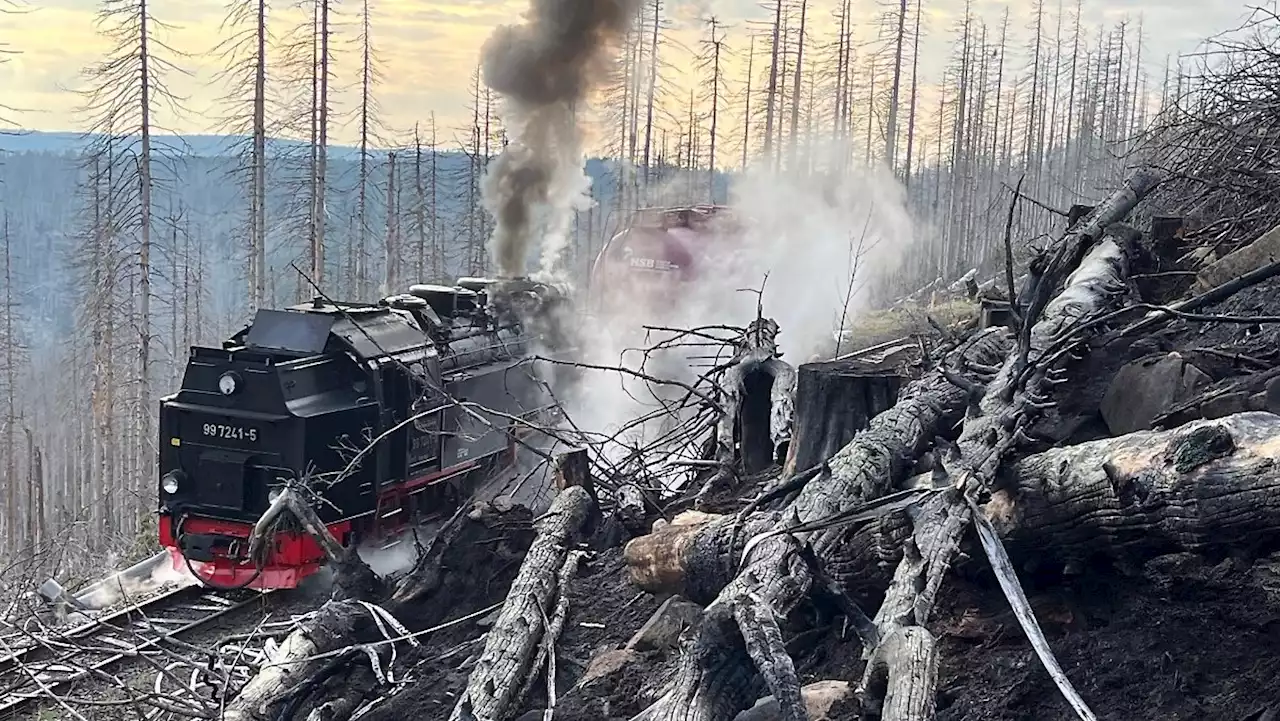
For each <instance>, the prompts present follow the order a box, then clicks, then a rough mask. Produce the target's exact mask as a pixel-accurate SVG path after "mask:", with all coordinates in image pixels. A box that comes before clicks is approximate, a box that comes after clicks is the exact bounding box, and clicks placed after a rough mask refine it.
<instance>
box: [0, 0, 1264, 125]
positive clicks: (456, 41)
mask: <svg viewBox="0 0 1280 721" xmlns="http://www.w3.org/2000/svg"><path fill="white" fill-rule="evenodd" d="M7 1H13V2H18V3H20V4H23V3H25V8H26V11H25V12H21V13H18V14H0V51H7V52H6V54H5V55H4V56H2V57H4V58H7V60H8V61H7V62H4V63H2V64H0V105H3V106H8V107H10V108H15V109H16V110H15V111H9V110H3V109H0V125H14V124H16V125H18V126H20V127H25V128H32V129H39V130H82V129H84V127H85V126H86V123H87V121H86V119H85V118H86V116H85V113H84V112H82V111H79V110H78V106H80V105H81V104H82V102H83V96H82V95H81V94H80V93H78V92H76V91H77V90H78V89H83V88H84V87H85V80H84V77H83V75H82V70H83V69H84V68H85V67H87V66H90V65H91V64H92V63H94V62H97V61H100V60H101V59H102V58H103V57H104V55H105V53H106V52H107V51H108V50H109V47H110V41H109V40H107V39H105V38H103V37H101V36H100V35H99V34H98V33H97V31H96V26H95V12H96V10H97V9H98V8H99V7H100V3H99V2H95V0H0V7H4V5H5V3H6V2H7ZM108 1H111V2H123V1H124V0H108ZM368 1H369V2H370V5H371V8H372V10H371V12H372V15H373V19H372V30H371V36H372V38H373V42H374V46H375V47H376V49H377V52H378V56H379V60H380V63H381V67H382V69H383V76H384V77H383V80H382V81H381V83H380V84H379V86H378V88H377V91H376V92H377V100H378V104H379V106H380V108H381V112H382V120H383V123H384V124H385V125H386V126H387V130H386V131H385V135H387V136H390V137H391V138H393V139H394V140H396V141H401V142H403V141H404V140H405V139H406V138H407V137H408V135H409V134H410V133H411V132H412V129H413V126H414V124H415V123H422V124H423V125H424V127H425V125H426V124H427V122H428V120H429V118H430V117H432V115H433V114H434V116H435V117H436V118H437V121H438V123H439V126H440V128H441V138H440V140H441V142H448V140H449V136H450V135H451V134H458V133H461V132H462V131H461V130H456V129H458V128H461V127H462V126H464V125H465V124H466V121H467V118H468V114H469V111H468V110H467V105H468V102H469V95H470V91H471V82H472V78H473V73H474V70H475V66H476V63H477V61H478V58H479V53H480V47H481V45H482V43H483V42H484V40H485V38H486V37H487V36H488V35H489V33H490V32H491V31H492V30H493V28H494V27H495V26H497V25H499V24H502V23H510V22H513V21H516V20H518V18H519V16H520V13H521V11H522V10H523V8H524V7H525V5H526V4H527V2H528V0H368ZM812 2H813V3H814V7H813V8H812V9H811V10H810V11H809V12H810V18H811V20H810V23H811V32H814V33H815V34H816V36H821V35H822V34H824V33H826V34H834V33H835V32H836V31H837V26H836V25H835V23H834V21H832V20H831V19H830V18H831V15H830V12H831V8H832V7H834V5H835V3H836V0H812ZM885 2H887V0H854V8H855V12H857V13H858V14H859V15H860V16H861V19H862V21H861V23H860V27H862V28H864V29H865V28H868V27H871V26H872V25H873V21H872V20H871V18H872V17H873V16H874V15H875V14H876V13H878V12H881V11H882V10H883V9H884V4H885ZM912 2H914V0H912ZM1045 2H1046V6H1048V8H1049V9H1050V10H1054V9H1055V8H1056V5H1057V2H1055V0H1045ZM1065 3H1066V6H1067V8H1066V9H1067V11H1068V14H1070V12H1071V11H1072V9H1073V7H1074V4H1075V0H1065ZM148 4H149V6H150V10H151V13H152V15H153V17H155V18H156V19H157V20H158V21H160V22H161V23H163V24H164V27H162V28H159V29H158V39H159V40H160V41H162V42H163V43H164V45H165V46H167V47H168V48H172V50H162V51H161V57H163V58H164V59H165V60H167V61H169V62H171V63H173V64H174V65H175V67H176V69H175V70H173V71H170V72H169V73H167V75H166V77H165V82H166V83H167V85H168V86H169V87H170V88H171V89H172V90H173V92H174V93H175V94H176V95H177V96H179V97H180V98H181V105H182V106H183V107H182V111H181V112H179V113H175V112H173V111H171V110H170V109H168V108H162V109H161V110H160V111H159V112H158V113H157V122H158V124H159V125H160V126H161V128H162V129H163V130H168V131H172V132H183V133H198V132H210V131H213V130H215V128H216V123H215V122H214V120H212V118H214V117H215V116H217V115H218V114H219V111H218V108H219V97H220V96H221V95H222V94H223V90H222V89H221V87H220V86H219V85H218V81H217V73H218V69H219V66H220V65H219V60H218V58H217V56H216V53H214V52H213V49H214V48H215V47H216V46H217V44H218V42H219V40H220V39H221V38H223V37H226V34H227V32H228V31H227V30H225V29H224V28H223V27H222V22H223V18H224V16H225V15H226V5H225V4H224V3H223V2H218V1H211V0H150V2H149V3H148ZM292 4H293V3H292V2H285V1H282V0H276V2H275V3H274V7H275V9H274V10H273V15H272V17H273V18H274V19H275V22H274V25H273V27H275V32H276V33H277V34H279V35H283V34H285V32H286V30H287V28H286V26H290V25H293V24H294V23H295V22H296V21H297V20H298V19H299V18H300V16H299V15H298V11H297V10H294V9H291V7H290V6H291V5H292ZM766 4H767V3H766V2H764V1H763V0H762V1H761V2H756V1H755V0H668V5H667V8H666V12H667V14H668V16H669V18H670V22H671V24H672V27H673V30H672V35H671V38H672V40H673V42H672V43H671V44H670V46H669V47H668V48H667V49H666V50H665V51H664V52H665V53H666V54H667V57H669V58H671V59H672V61H673V65H674V66H675V67H676V68H677V69H678V68H680V67H688V66H689V65H690V62H689V61H688V60H687V58H686V59H684V60H683V61H681V59H680V56H681V55H682V53H683V51H681V50H680V49H679V48H677V47H676V45H677V44H684V45H686V46H694V45H696V42H697V40H696V38H697V34H698V19H699V18H700V17H705V16H706V15H707V14H709V13H714V14H715V15H716V16H717V17H718V18H719V19H720V20H721V22H724V23H727V24H728V26H729V29H728V31H727V32H728V36H727V40H728V43H729V44H730V45H731V46H732V47H734V48H736V49H737V50H738V55H739V56H742V55H745V46H746V44H747V39H746V34H747V32H749V31H750V30H752V29H755V28H758V27H760V26H761V25H762V24H764V23H767V22H768V20H769V18H770V17H771V13H770V11H769V10H768V9H767V8H766V7H765V5H766ZM335 7H336V11H337V13H338V17H337V23H336V25H335V29H334V32H335V43H336V45H337V59H336V65H337V67H335V69H334V72H335V73H336V75H337V79H336V83H337V84H338V85H339V86H340V87H338V88H337V93H336V94H337V96H338V102H337V111H338V113H339V116H340V117H339V118H338V120H339V124H338V125H337V126H336V127H335V128H334V129H333V130H332V131H331V135H332V138H333V140H334V141H335V142H338V143H347V142H351V141H352V140H353V139H354V138H355V137H356V132H357V127H358V126H357V123H356V122H355V113H354V108H355V103H354V90H355V87H356V86H357V80H358V77H359V64H360V62H359V61H360V58H359V55H358V53H357V52H356V46H355V44H354V43H355V41H356V39H357V33H358V30H359V28H358V22H357V21H358V15H357V13H358V12H359V10H360V0H337V1H336V2H335ZM923 7H924V13H925V22H924V26H925V37H924V39H923V40H922V46H921V58H922V59H921V82H922V83H924V84H926V85H927V84H928V83H930V82H935V81H936V80H937V79H938V77H940V74H941V70H942V68H943V67H944V65H945V63H946V59H947V54H948V52H949V46H950V40H951V37H952V32H953V28H954V26H955V25H956V24H957V23H958V22H959V20H960V18H961V17H962V14H963V9H964V0H923ZM972 7H973V12H974V14H975V15H977V16H979V17H981V18H984V19H986V20H987V21H988V22H989V23H991V25H992V26H993V30H992V32H996V30H995V28H996V27H998V25H999V22H1000V18H1001V17H1002V15H1003V13H1004V12H1005V10H1006V8H1009V9H1010V12H1011V21H1010V26H1011V29H1012V31H1013V32H1021V31H1022V30H1023V28H1025V27H1027V26H1029V24H1030V19H1029V18H1030V12H1031V11H1030V8H1031V3H1030V2H1017V3H1003V2H996V1H995V0H972ZM1245 12H1246V9H1245V5H1244V3H1243V2H1241V0H1105V1H1104V0H1082V16H1083V21H1084V24H1085V25H1086V26H1092V25H1096V24H1098V23H1108V24H1110V23H1114V22H1119V21H1121V20H1124V19H1126V18H1127V19H1129V20H1130V21H1131V22H1133V23H1135V25H1136V23H1137V22H1139V21H1140V22H1141V23H1142V26H1143V29H1144V32H1143V35H1144V43H1145V47H1144V58H1146V59H1147V62H1146V63H1145V64H1146V65H1147V67H1148V71H1149V73H1150V75H1151V77H1152V78H1153V79H1154V80H1155V81H1158V80H1159V78H1160V76H1161V74H1162V72H1163V66H1164V59H1165V58H1166V57H1167V56H1171V55H1172V56H1176V55H1177V54H1178V53H1184V52H1188V51H1193V50H1194V49H1195V48H1196V46H1197V44H1198V42H1199V41H1201V40H1202V39H1203V38H1205V37H1206V36H1209V35H1212V34H1214V33H1216V32H1221V31H1224V30H1228V29H1230V28H1232V27H1235V26H1237V25H1238V24H1239V22H1240V21H1241V20H1242V19H1243V17H1244V13H1245ZM1053 30H1054V29H1053V28H1046V32H1048V33H1050V34H1051V33H1052V32H1053ZM742 61H743V58H742V57H738V58H736V60H735V61H734V62H742ZM671 72H673V73H678V70H674V71H671ZM672 82H689V79H687V78H677V79H674V80H672ZM680 95H681V96H687V93H681V94H680ZM3 121H8V122H7V123H6V122H3Z"/></svg>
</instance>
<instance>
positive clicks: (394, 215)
mask: <svg viewBox="0 0 1280 721" xmlns="http://www.w3.org/2000/svg"><path fill="white" fill-rule="evenodd" d="M399 193H400V191H399V188H398V186H397V185H396V154H395V152H394V151H393V152H391V153H388V154H387V269H386V270H387V275H386V280H385V285H386V290H385V292H386V293H396V292H398V291H397V288H399V287H400V218H399V214H400V205H399V202H398V198H399Z"/></svg>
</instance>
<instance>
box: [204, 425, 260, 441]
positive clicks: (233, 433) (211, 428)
mask: <svg viewBox="0 0 1280 721" xmlns="http://www.w3.org/2000/svg"><path fill="white" fill-rule="evenodd" d="M200 430H201V433H202V435H203V436H204V437H205V438H207V439H210V440H225V441H247V442H249V443H257V441H258V429H257V428H250V427H248V426H241V425H235V424H229V423H202V424H200Z"/></svg>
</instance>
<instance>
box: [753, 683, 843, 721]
mask: <svg viewBox="0 0 1280 721" xmlns="http://www.w3.org/2000/svg"><path fill="white" fill-rule="evenodd" d="M851 693H853V690H852V689H850V688H849V682H848V681H818V682H816V683H811V684H809V685H808V686H805V687H804V688H802V689H800V698H802V699H804V707H805V710H806V711H808V716H809V721H829V719H830V718H831V717H830V715H829V714H830V713H831V708H832V707H833V706H835V705H836V704H837V703H839V702H840V701H842V700H844V699H846V698H848V697H849V694H851ZM781 718H782V712H781V710H780V709H779V708H778V702H777V701H775V700H774V698H773V697H772V696H765V697H764V698H762V699H760V700H759V701H756V705H755V706H752V707H751V708H749V709H747V710H746V711H743V712H742V713H740V714H738V715H737V716H736V717H735V718H734V721H778V719H781Z"/></svg>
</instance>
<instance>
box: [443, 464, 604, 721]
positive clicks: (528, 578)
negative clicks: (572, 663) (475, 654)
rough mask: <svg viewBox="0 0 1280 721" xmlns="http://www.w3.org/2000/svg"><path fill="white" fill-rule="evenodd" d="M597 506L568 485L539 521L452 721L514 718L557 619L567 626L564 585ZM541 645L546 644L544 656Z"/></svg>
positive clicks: (549, 653)
mask: <svg viewBox="0 0 1280 721" xmlns="http://www.w3.org/2000/svg"><path fill="white" fill-rule="evenodd" d="M593 507H594V501H593V500H592V498H591V494H589V493H588V492H587V490H586V489H585V488H583V487H581V486H569V487H567V488H565V489H564V490H563V491H561V492H560V494H559V495H558V496H556V499H555V501H554V502H552V504H551V510H550V511H548V512H547V514H546V515H545V516H543V517H542V518H541V519H539V520H538V521H537V522H536V524H535V525H536V528H537V531H538V535H537V537H536V538H535V539H534V542H533V545H532V546H531V547H530V548H529V553H528V555H526V556H525V559H524V563H523V564H522V565H521V566H520V572H519V574H518V575H517V576H516V580H515V581H514V582H513V583H512V584H511V590H510V591H509V592H508V593H507V601H506V603H505V604H503V606H502V610H501V612H499V614H498V618H497V620H496V621H494V624H493V628H492V629H490V631H489V634H488V637H487V638H486V639H485V645H484V651H483V652H482V653H481V654H480V658H479V660H478V661H476V665H475V669H474V670H473V671H472V672H471V676H470V678H469V679H468V680H467V689H466V691H465V692H463V694H462V696H461V697H459V699H458V702H457V704H456V705H455V706H454V708H453V712H452V714H450V716H449V718H450V719H451V720H453V721H460V720H468V719H476V721H505V720H506V719H508V718H511V717H512V716H514V715H515V713H516V711H518V704H519V702H520V699H521V697H522V696H523V694H524V692H525V691H526V689H528V688H529V686H530V685H531V684H532V682H533V678H534V677H535V676H536V675H537V673H538V671H539V668H538V665H539V664H537V663H535V662H536V661H538V660H550V659H553V658H554V650H553V649H552V645H553V644H554V643H555V638H556V635H557V634H558V633H559V631H558V628H559V627H558V625H557V623H558V624H563V622H564V616H565V613H566V612H567V610H566V609H564V608H559V607H560V605H561V603H562V599H563V598H564V597H563V593H564V588H563V586H564V583H565V582H566V581H567V580H568V577H569V575H570V570H569V569H571V568H572V567H573V566H574V565H575V564H576V559H577V554H575V553H574V551H573V546H574V544H575V541H576V540H577V539H578V538H579V536H580V534H581V532H582V528H583V526H584V524H585V523H586V520H587V517H588V516H589V515H590V514H591V512H592V508H593ZM557 608H558V611H553V609H557ZM552 617H554V618H555V619H558V621H552V620H551V618H552ZM544 644H545V645H544ZM540 646H541V647H542V648H544V651H543V652H542V653H541V654H539V648H540Z"/></svg>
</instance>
